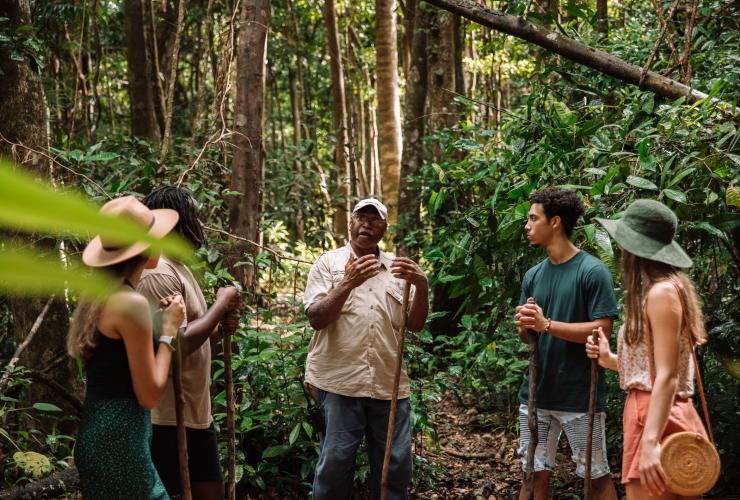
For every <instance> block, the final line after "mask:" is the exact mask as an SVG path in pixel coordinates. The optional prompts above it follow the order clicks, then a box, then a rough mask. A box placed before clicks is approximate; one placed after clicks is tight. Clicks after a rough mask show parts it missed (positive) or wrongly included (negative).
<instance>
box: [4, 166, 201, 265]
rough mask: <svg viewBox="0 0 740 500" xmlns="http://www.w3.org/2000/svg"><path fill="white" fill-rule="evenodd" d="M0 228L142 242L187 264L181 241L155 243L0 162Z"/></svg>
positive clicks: (83, 201) (142, 232) (138, 229)
mask: <svg viewBox="0 0 740 500" xmlns="http://www.w3.org/2000/svg"><path fill="white" fill-rule="evenodd" d="M0 225H3V226H5V227H9V228H12V229H19V230H21V231H29V232H41V233H49V234H68V235H75V236H80V237H82V238H90V237H91V236H92V235H95V234H99V235H101V236H104V237H106V238H109V239H111V240H112V241H116V242H118V243H119V244H121V245H127V244H131V243H134V242H137V241H143V242H146V243H149V244H151V246H152V250H155V251H161V252H163V253H164V254H166V255H169V256H171V257H176V258H178V259H180V260H185V261H191V260H192V255H193V252H192V249H191V248H190V247H189V246H188V244H187V243H185V242H184V241H183V240H182V239H181V238H177V237H176V236H175V235H172V234H171V235H168V236H167V237H166V238H163V239H161V240H158V239H156V238H152V237H151V236H149V235H148V233H147V230H146V229H145V228H143V227H142V226H140V225H139V224H136V223H135V222H134V221H131V220H128V219H126V218H123V217H111V216H107V215H103V214H100V213H99V212H98V207H96V206H95V205H94V204H92V203H90V202H89V201H88V200H86V199H85V198H84V197H82V196H79V195H77V194H74V193H71V192H61V191H54V190H52V189H50V188H49V187H47V186H45V185H44V184H42V183H40V182H36V181H35V180H34V179H33V178H31V177H30V176H29V175H27V174H26V173H24V172H22V171H21V170H20V169H17V168H16V169H14V168H13V167H11V166H10V165H9V164H8V163H5V162H2V161H0Z"/></svg>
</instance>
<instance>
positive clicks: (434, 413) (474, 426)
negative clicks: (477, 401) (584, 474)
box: [412, 392, 617, 500]
mask: <svg viewBox="0 0 740 500" xmlns="http://www.w3.org/2000/svg"><path fill="white" fill-rule="evenodd" d="M467 403H468V402H467V401H464V400H463V401H461V400H458V398H456V397H454V396H453V395H452V394H451V393H450V392H448V393H447V394H445V396H444V398H443V399H442V400H441V401H440V402H438V403H435V404H434V405H432V408H431V414H430V423H432V424H433V425H434V426H435V428H436V429H437V443H436V444H435V445H432V446H429V447H428V448H427V449H421V447H420V446H419V443H418V442H417V447H416V450H415V452H416V453H417V455H421V457H422V460H421V467H418V466H417V470H416V471H415V475H417V477H422V478H423V479H422V480H421V481H420V484H417V485H416V488H415V489H414V490H413V491H412V498H418V499H422V498H423V499H430V500H436V499H440V500H441V499H474V500H501V499H511V498H516V497H517V496H518V492H519V485H520V482H521V479H522V468H521V462H520V459H519V457H518V456H517V453H516V447H517V443H518V440H517V438H518V436H517V434H516V430H515V429H514V428H513V426H508V427H509V428H507V426H506V420H511V418H510V416H508V415H506V416H496V415H492V414H488V413H482V412H479V411H478V410H477V409H476V408H475V406H474V405H472V404H471V405H469V404H467ZM425 441H426V440H425ZM417 465H418V464H417ZM419 469H421V470H419ZM419 475H420V476H419ZM551 484H552V486H553V491H554V494H553V498H555V499H560V498H572V499H575V498H580V497H581V495H582V491H583V481H581V480H580V479H579V478H578V477H576V475H575V464H574V463H573V461H572V460H571V458H570V450H569V448H568V444H567V442H566V440H565V439H564V438H563V439H561V443H560V447H559V449H558V455H557V466H556V468H555V471H554V474H553V478H552V483H551ZM615 484H617V481H616V479H615Z"/></svg>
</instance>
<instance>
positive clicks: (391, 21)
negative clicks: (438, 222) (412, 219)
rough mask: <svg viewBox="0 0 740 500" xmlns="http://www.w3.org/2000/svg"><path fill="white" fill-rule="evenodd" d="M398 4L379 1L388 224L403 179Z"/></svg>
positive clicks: (382, 166) (378, 52)
mask: <svg viewBox="0 0 740 500" xmlns="http://www.w3.org/2000/svg"><path fill="white" fill-rule="evenodd" d="M396 45H397V36H396V1H395V0H375V58H376V66H377V68H376V69H377V75H378V93H377V96H378V121H379V123H378V128H379V138H380V171H381V175H382V178H383V190H382V193H383V201H384V203H385V204H386V206H387V207H388V222H389V223H390V224H395V223H396V216H397V214H398V184H399V182H400V178H401V147H402V146H401V103H400V97H399V90H398V51H397V48H396Z"/></svg>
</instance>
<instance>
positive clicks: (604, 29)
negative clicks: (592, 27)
mask: <svg viewBox="0 0 740 500" xmlns="http://www.w3.org/2000/svg"><path fill="white" fill-rule="evenodd" d="M596 18H597V21H596V30H597V31H598V32H599V33H602V34H603V35H604V37H605V38H608V37H609V9H608V7H607V0H596Z"/></svg>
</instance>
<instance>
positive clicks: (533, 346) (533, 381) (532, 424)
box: [524, 297, 540, 500]
mask: <svg viewBox="0 0 740 500" xmlns="http://www.w3.org/2000/svg"><path fill="white" fill-rule="evenodd" d="M536 303H537V302H536V301H535V299H534V297H530V298H528V299H527V304H536ZM538 338H539V337H538V335H537V332H535V331H534V330H531V329H527V344H528V347H529V375H528V379H529V380H528V382H529V397H528V398H527V427H528V428H529V446H528V447H527V471H526V472H525V474H524V481H525V485H526V492H527V499H528V500H529V499H533V498H534V452H535V450H536V449H537V440H538V436H537V365H538V363H539V362H540V349H539V345H538V343H537V341H538Z"/></svg>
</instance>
